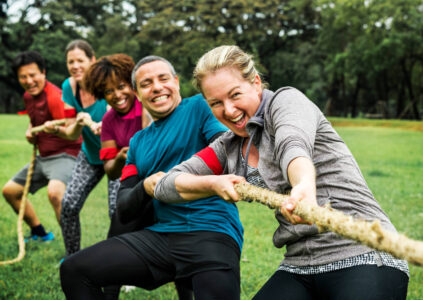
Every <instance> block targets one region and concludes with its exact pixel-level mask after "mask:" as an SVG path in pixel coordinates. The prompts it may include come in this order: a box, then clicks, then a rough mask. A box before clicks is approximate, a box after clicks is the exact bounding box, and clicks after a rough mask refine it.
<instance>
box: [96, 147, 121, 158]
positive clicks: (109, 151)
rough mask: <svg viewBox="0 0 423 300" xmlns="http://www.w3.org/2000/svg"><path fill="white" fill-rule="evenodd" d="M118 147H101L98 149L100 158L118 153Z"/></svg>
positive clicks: (112, 156)
mask: <svg viewBox="0 0 423 300" xmlns="http://www.w3.org/2000/svg"><path fill="white" fill-rule="evenodd" d="M118 152H119V149H118V148H101V149H100V159H101V160H105V159H113V158H115V157H116V155H117V154H118Z"/></svg>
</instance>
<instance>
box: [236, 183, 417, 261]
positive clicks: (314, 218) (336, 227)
mask: <svg viewBox="0 0 423 300" xmlns="http://www.w3.org/2000/svg"><path fill="white" fill-rule="evenodd" d="M234 187H235V190H236V192H237V193H238V195H239V198H240V200H244V201H251V200H253V201H255V202H259V203H262V204H265V205H267V206H269V207H272V208H279V207H281V206H283V205H284V203H285V205H287V203H288V202H286V201H287V200H288V198H289V196H286V195H281V194H278V193H275V192H273V191H269V190H266V189H263V188H259V187H256V186H253V185H250V184H248V183H245V182H240V183H236V184H235V185H234ZM285 209H286V206H285ZM292 213H293V214H295V215H298V216H299V217H301V219H302V220H303V221H305V222H308V223H309V224H310V223H312V224H315V225H316V226H317V228H318V229H319V231H320V232H324V231H332V232H335V233H337V234H339V235H341V236H343V237H345V238H348V239H352V240H355V241H358V242H360V243H362V244H364V245H366V246H368V247H371V248H373V249H376V250H380V251H385V252H387V253H390V254H392V255H393V256H395V257H397V258H400V259H405V260H407V261H408V262H410V263H412V264H415V265H418V266H423V242H421V241H416V240H412V239H410V238H408V237H406V236H405V235H402V234H397V233H395V232H391V231H387V230H384V229H383V228H382V227H381V225H380V223H379V221H373V222H368V221H363V220H357V219H353V218H352V217H351V216H348V215H345V214H344V213H342V212H340V211H336V210H334V209H332V208H330V207H329V206H327V207H320V206H317V205H313V204H310V203H309V202H308V201H298V202H297V203H296V205H295V208H294V209H293V210H292ZM297 221H298V220H294V222H295V223H294V224H296V223H298V222H297Z"/></svg>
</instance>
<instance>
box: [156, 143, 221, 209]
mask: <svg viewBox="0 0 423 300" xmlns="http://www.w3.org/2000/svg"><path fill="white" fill-rule="evenodd" d="M221 147H223V143H222V139H221V138H219V139H217V140H216V141H215V142H213V143H212V144H211V145H210V146H208V147H206V148H204V149H203V150H201V151H200V152H198V153H196V154H194V155H193V156H192V157H191V158H190V159H188V160H186V161H184V162H183V163H181V164H179V165H177V166H175V167H173V168H172V169H170V170H169V172H167V174H166V175H165V176H164V177H163V178H162V179H160V181H159V182H158V183H157V185H156V187H155V189H154V197H155V198H156V199H157V200H160V201H162V202H166V203H179V202H184V201H185V200H184V199H182V197H181V196H180V195H179V193H178V191H177V190H176V186H175V178H176V177H177V176H178V175H180V174H181V173H189V174H194V175H221V174H223V173H224V169H225V168H224V166H225V163H226V155H224V150H223V149H222V148H221Z"/></svg>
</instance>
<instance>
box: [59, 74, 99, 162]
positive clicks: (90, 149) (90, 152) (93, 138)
mask: <svg viewBox="0 0 423 300" xmlns="http://www.w3.org/2000/svg"><path fill="white" fill-rule="evenodd" d="M62 92H63V96H62V97H63V101H65V102H66V103H67V104H69V105H70V106H72V107H73V108H75V110H76V113H79V112H81V111H83V112H86V113H88V114H90V116H91V119H92V120H93V121H94V122H101V120H102V119H103V116H104V114H105V113H106V111H107V102H106V100H105V99H101V100H96V101H95V102H94V104H92V105H90V106H88V107H85V108H83V107H82V106H81V105H79V103H78V101H77V100H76V98H75V96H74V94H73V92H72V87H71V85H70V82H69V78H68V79H66V80H65V81H64V82H63V84H62ZM82 138H83V142H82V147H81V150H82V151H83V152H84V154H85V155H86V156H87V159H88V162H89V163H90V164H92V165H102V164H103V161H102V160H101V159H100V149H101V142H100V137H99V136H98V135H95V134H94V133H93V132H92V131H91V129H90V128H88V127H87V126H84V128H83V129H82Z"/></svg>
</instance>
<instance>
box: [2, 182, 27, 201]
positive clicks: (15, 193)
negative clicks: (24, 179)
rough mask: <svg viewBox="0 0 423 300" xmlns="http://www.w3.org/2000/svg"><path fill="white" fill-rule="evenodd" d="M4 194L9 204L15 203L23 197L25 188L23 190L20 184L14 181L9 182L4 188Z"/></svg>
mask: <svg viewBox="0 0 423 300" xmlns="http://www.w3.org/2000/svg"><path fill="white" fill-rule="evenodd" d="M2 194H3V197H4V198H5V199H6V201H7V202H8V203H13V202H14V201H16V200H18V199H20V198H21V197H22V194H23V187H22V189H21V188H20V185H19V184H17V183H15V182H13V181H8V182H7V183H6V184H5V185H4V186H3V189H2Z"/></svg>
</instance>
